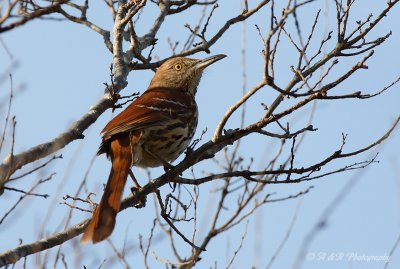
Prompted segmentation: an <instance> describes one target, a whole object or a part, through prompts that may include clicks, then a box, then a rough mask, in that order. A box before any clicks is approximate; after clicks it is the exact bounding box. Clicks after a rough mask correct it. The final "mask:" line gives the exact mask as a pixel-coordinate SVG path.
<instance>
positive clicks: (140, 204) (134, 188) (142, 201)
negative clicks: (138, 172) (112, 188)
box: [129, 169, 147, 208]
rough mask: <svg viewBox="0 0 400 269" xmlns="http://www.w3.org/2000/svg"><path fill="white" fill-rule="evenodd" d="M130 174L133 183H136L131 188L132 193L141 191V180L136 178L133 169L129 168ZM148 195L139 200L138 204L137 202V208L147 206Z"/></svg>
mask: <svg viewBox="0 0 400 269" xmlns="http://www.w3.org/2000/svg"><path fill="white" fill-rule="evenodd" d="M129 176H130V177H131V179H132V181H133V184H135V186H134V187H132V188H131V192H132V194H135V193H137V192H138V191H139V189H140V188H142V187H141V186H140V184H139V182H138V181H137V180H136V177H135V175H134V174H133V172H132V170H130V169H129ZM146 201H147V199H146V196H144V197H143V198H142V199H141V200H139V202H138V203H137V204H135V205H134V206H135V207H136V208H142V207H145V206H146Z"/></svg>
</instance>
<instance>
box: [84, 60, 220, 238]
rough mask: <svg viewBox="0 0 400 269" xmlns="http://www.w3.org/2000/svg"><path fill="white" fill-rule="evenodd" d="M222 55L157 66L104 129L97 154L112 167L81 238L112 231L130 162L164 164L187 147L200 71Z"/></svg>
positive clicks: (194, 120) (194, 123)
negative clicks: (146, 83)
mask: <svg viewBox="0 0 400 269" xmlns="http://www.w3.org/2000/svg"><path fill="white" fill-rule="evenodd" d="M224 57H226V55H223V54H219V55H215V56H211V57H209V58H206V59H204V60H197V59H189V58H184V57H176V58H172V59H169V60H167V61H166V62H165V63H163V64H162V65H161V66H160V67H159V68H158V70H157V72H156V73H155V75H154V77H153V79H152V80H151V82H150V85H149V87H148V89H147V90H146V91H145V92H144V93H143V94H142V95H141V96H140V97H139V98H138V99H136V100H135V101H134V102H133V103H131V104H130V105H129V106H128V107H127V108H126V109H125V110H124V111H122V112H121V113H120V114H118V115H117V116H116V117H115V118H113V119H112V120H111V121H110V122H109V123H108V124H107V125H106V127H104V129H103V131H102V132H101V133H102V135H103V142H102V144H101V146H100V149H99V151H98V154H102V153H106V154H107V156H108V157H110V158H111V162H112V167H111V171H110V175H109V178H108V181H107V185H106V187H105V189H104V194H103V197H102V198H101V201H100V204H99V205H98V206H97V208H96V209H95V211H94V213H93V217H92V219H91V220H90V222H89V224H88V225H87V227H86V229H85V231H84V234H83V236H82V239H81V242H83V243H85V242H89V241H93V243H97V242H100V241H102V240H104V239H106V238H107V237H108V236H109V235H110V234H111V233H112V231H113V229H114V226H115V218H116V215H117V212H118V211H119V207H120V203H121V196H122V191H123V189H124V186H125V182H126V179H127V177H128V174H129V172H130V169H131V167H132V166H138V167H155V166H160V165H165V164H167V162H169V161H173V160H175V159H176V158H177V157H178V156H179V155H180V154H181V153H182V152H183V151H184V150H185V149H186V148H187V146H188V145H189V143H190V141H191V139H192V137H193V135H194V133H195V130H196V126H197V117H198V111H197V104H196V101H195V98H194V96H195V94H196V90H197V85H198V84H199V82H200V78H201V75H202V73H203V70H204V69H205V68H206V67H207V66H209V65H210V64H212V63H214V62H216V61H218V60H220V59H222V58H224Z"/></svg>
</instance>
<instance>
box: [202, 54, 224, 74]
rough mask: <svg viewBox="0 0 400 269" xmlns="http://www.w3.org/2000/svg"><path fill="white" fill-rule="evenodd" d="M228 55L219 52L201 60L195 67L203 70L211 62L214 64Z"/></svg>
mask: <svg viewBox="0 0 400 269" xmlns="http://www.w3.org/2000/svg"><path fill="white" fill-rule="evenodd" d="M225 57H226V55H225V54H217V55H214V56H211V57H208V58H205V59H203V60H200V61H199V62H197V63H196V65H195V67H196V69H201V70H203V69H204V68H206V67H207V66H209V65H210V64H213V63H215V62H217V61H219V60H221V59H223V58H225Z"/></svg>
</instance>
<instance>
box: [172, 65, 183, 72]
mask: <svg viewBox="0 0 400 269" xmlns="http://www.w3.org/2000/svg"><path fill="white" fill-rule="evenodd" d="M174 68H175V70H176V71H181V70H182V65H181V64H175V65H174Z"/></svg>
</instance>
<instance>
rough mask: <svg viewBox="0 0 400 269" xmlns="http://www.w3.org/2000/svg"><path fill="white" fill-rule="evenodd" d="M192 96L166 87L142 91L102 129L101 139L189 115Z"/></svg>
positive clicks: (192, 104) (191, 109)
mask: <svg viewBox="0 0 400 269" xmlns="http://www.w3.org/2000/svg"><path fill="white" fill-rule="evenodd" d="M193 106H196V104H195V102H194V98H193V96H192V95H190V94H188V93H187V92H183V91H178V90H176V89H173V90H171V89H168V88H152V89H148V90H147V91H146V92H144V93H143V94H142V95H141V96H140V97H139V98H138V99H136V100H135V101H134V102H133V103H132V104H130V105H129V106H128V107H127V108H126V109H125V110H124V111H122V112H121V113H120V114H118V115H117V116H116V117H115V118H113V119H112V120H111V121H110V122H109V123H108V124H107V125H106V126H105V127H104V129H103V131H102V132H101V134H102V135H103V140H108V139H109V138H111V137H112V136H114V135H116V134H120V133H125V132H130V131H134V130H139V129H144V128H148V127H151V126H157V125H162V124H163V122H165V121H167V120H170V119H175V118H177V117H184V118H186V117H190V116H191V115H190V114H191V113H192V112H191V111H193V108H194V109H196V108H195V107H193Z"/></svg>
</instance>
